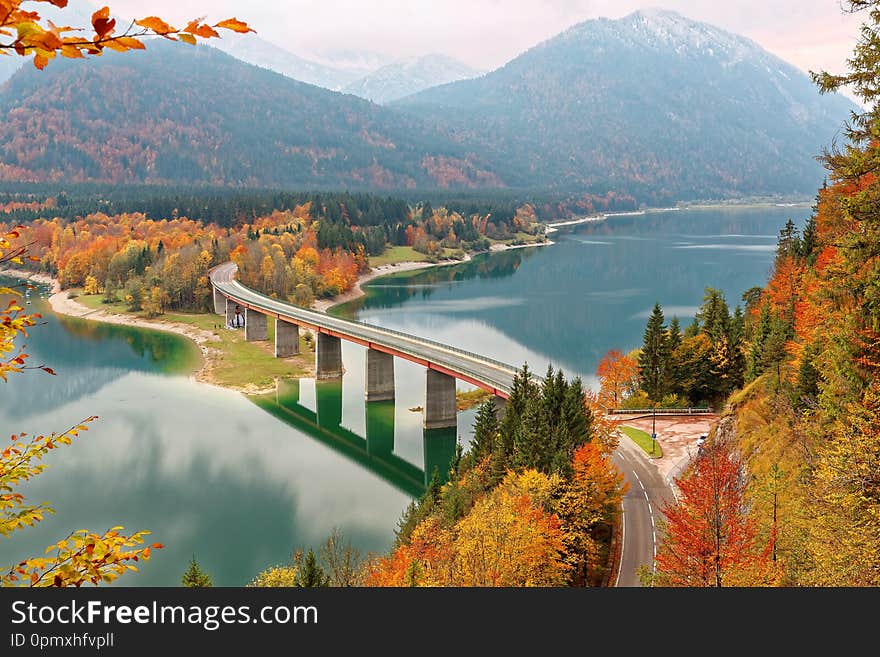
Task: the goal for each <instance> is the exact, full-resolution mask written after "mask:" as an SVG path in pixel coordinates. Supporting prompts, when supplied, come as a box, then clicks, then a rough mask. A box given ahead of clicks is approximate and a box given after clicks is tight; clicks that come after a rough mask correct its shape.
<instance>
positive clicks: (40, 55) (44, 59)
mask: <svg viewBox="0 0 880 657" xmlns="http://www.w3.org/2000/svg"><path fill="white" fill-rule="evenodd" d="M54 55H55V53H52V56H53V57H54ZM48 64H49V55H48V54H46V53H44V52H42V51H37V54H35V55H34V66H36V67H37V68H38V69H40V70H41V71H42V70H43V69H44V68H46V66H47V65H48ZM16 260H17V262H18V264H21V260H20V259H16Z"/></svg>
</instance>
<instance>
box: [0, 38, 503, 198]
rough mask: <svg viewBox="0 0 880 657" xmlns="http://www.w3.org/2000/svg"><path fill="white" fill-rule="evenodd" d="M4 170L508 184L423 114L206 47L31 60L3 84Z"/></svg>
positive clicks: (140, 178)
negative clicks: (43, 65)
mask: <svg viewBox="0 0 880 657" xmlns="http://www.w3.org/2000/svg"><path fill="white" fill-rule="evenodd" d="M0 117H2V119H0V180H33V181H53V180H65V181H67V182H82V181H103V182H111V183H131V182H147V183H163V184H181V183H201V184H206V183H207V184H217V185H238V186H241V185H248V186H252V187H279V186H286V187H293V186H312V187H313V186H336V187H340V186H348V187H360V188H401V189H405V188H408V187H414V186H424V187H446V186H450V185H451V186H461V187H469V186H477V185H479V186H488V187H497V186H501V185H502V184H503V183H502V181H501V180H500V179H499V178H498V177H497V176H496V175H495V174H494V173H492V172H491V171H490V170H489V169H488V168H486V166H485V164H484V163H483V162H482V161H477V160H474V161H472V160H471V158H472V157H474V156H473V155H468V154H466V152H465V149H464V148H463V147H462V146H460V145H459V144H456V143H455V142H453V141H452V140H450V139H448V138H447V137H445V136H442V135H440V134H439V133H438V132H437V131H436V130H434V129H433V128H431V127H430V126H427V125H425V124H423V123H422V122H421V121H419V120H416V119H412V118H407V117H404V116H400V115H399V114H398V113H395V112H392V111H390V110H386V109H383V108H380V107H377V106H375V105H372V104H370V103H368V102H366V101H364V100H361V99H359V98H355V97H353V96H343V95H341V94H336V93H333V92H330V91H327V90H325V89H320V88H318V87H314V86H311V85H308V84H304V83H300V82H297V81H295V80H291V79H289V78H286V77H284V76H282V75H279V74H277V73H273V72H271V71H268V70H265V69H261V68H257V67H255V66H250V65H248V64H244V63H242V62H240V61H238V60H236V59H233V58H232V57H229V56H228V55H225V54H223V53H221V52H219V51H217V50H214V49H212V48H207V47H196V48H192V47H189V46H185V45H177V44H166V43H157V44H155V47H153V48H150V49H148V50H147V51H145V52H135V53H126V54H125V55H118V54H116V53H109V54H107V55H105V56H104V57H101V58H100V60H96V61H92V62H82V61H79V60H64V61H59V62H57V63H55V65H54V66H52V67H50V68H47V69H46V70H45V71H37V70H35V69H34V68H33V67H26V68H25V69H23V70H22V71H20V72H19V73H17V74H16V75H15V76H13V78H12V79H11V80H9V81H8V82H7V83H6V85H5V86H3V87H2V88H0Z"/></svg>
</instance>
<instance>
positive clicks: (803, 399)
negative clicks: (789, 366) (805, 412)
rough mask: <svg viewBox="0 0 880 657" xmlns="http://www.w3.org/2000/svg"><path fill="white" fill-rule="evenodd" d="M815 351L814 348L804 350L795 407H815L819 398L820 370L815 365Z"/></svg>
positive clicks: (796, 387)
mask: <svg viewBox="0 0 880 657" xmlns="http://www.w3.org/2000/svg"><path fill="white" fill-rule="evenodd" d="M814 351H815V350H814V348H813V347H809V348H807V349H804V353H803V355H802V356H801V365H800V367H799V368H798V376H797V384H796V385H795V405H796V406H798V407H801V408H803V407H809V406H813V405H814V404H815V402H816V398H817V397H818V396H819V370H818V369H816V366H815V364H814V363H813V359H814V358H815V353H814Z"/></svg>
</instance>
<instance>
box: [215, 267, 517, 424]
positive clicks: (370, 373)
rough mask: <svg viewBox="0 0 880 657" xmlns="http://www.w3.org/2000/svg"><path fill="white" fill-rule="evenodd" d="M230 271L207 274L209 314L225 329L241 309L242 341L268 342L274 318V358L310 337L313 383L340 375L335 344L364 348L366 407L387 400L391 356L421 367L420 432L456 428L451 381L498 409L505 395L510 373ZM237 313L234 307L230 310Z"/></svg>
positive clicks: (500, 366)
mask: <svg viewBox="0 0 880 657" xmlns="http://www.w3.org/2000/svg"><path fill="white" fill-rule="evenodd" d="M237 270H238V268H237V266H236V265H235V264H234V263H231V262H227V263H224V264H222V265H218V266H217V267H214V268H213V269H212V270H211V272H210V278H211V285H212V287H213V290H214V311H215V312H216V313H217V314H218V315H224V316H225V317H226V323H227V325H230V324H232V322H233V321H234V320H235V317H236V310H239V312H242V311H243V315H244V322H243V324H244V326H243V328H244V336H245V339H246V340H248V341H255V340H267V339H268V318H269V317H272V318H274V320H275V357H276V358H288V357H290V356H293V355H295V354H297V353H299V331H300V329H301V328H303V329H308V330H310V331H312V332H313V333H314V334H315V337H316V340H315V377H316V378H317V379H333V378H338V377H341V376H342V373H343V364H342V340H346V341H349V342H354V343H356V344H359V345H362V346H364V347H366V348H367V355H366V386H365V387H366V390H365V396H366V400H367V401H368V402H370V401H387V400H391V399H394V358H395V357H398V358H403V359H405V360H408V361H411V362H413V363H418V364H419V365H423V366H424V367H425V368H427V370H426V382H425V406H424V426H425V428H426V429H441V428H447V427H454V426H455V425H456V406H455V401H456V400H455V381H456V379H460V380H462V381H466V382H467V383H470V384H473V385H475V386H477V387H479V388H482V389H483V390H486V391H488V392H490V393H492V394H493V395H495V398H496V400H497V401H498V403H499V404H500V403H502V402H503V400H506V399H507V398H508V397H509V396H510V391H511V388H512V386H513V379H514V377H515V376H516V373H517V368H515V367H514V366H512V365H508V364H507V363H502V362H500V361H497V360H494V359H491V358H487V357H485V356H481V355H479V354H474V353H471V352H468V351H465V350H463V349H458V348H456V347H452V346H450V345H446V344H442V343H440V342H435V341H434V340H428V339H426V338H421V337H418V336H415V335H409V334H407V333H402V332H400V331H394V330H392V329H387V328H381V327H378V326H373V325H371V324H365V323H363V322H357V321H352V320H347V319H342V318H339V317H333V316H331V315H328V314H327V313H323V312H318V311H315V310H310V309H308V308H302V307H300V306H295V305H293V304H290V303H286V302H283V301H279V300H278V299H273V298H271V297H269V296H266V295H265V294H261V293H259V292H257V291H255V290H252V289H250V288H249V287H246V286H244V285H242V284H241V283H240V282H238V281H237V280H235V274H236V272H237ZM236 307H238V308H236Z"/></svg>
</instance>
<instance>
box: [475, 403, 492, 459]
mask: <svg viewBox="0 0 880 657" xmlns="http://www.w3.org/2000/svg"><path fill="white" fill-rule="evenodd" d="M498 429H499V425H498V411H497V409H496V408H495V402H494V401H492V400H491V399H488V400H486V401H484V402H483V403H482V404H480V407H479V408H478V409H477V416H476V418H474V439H473V441H472V442H471V453H472V454H473V455H474V459H475V460H476V461H481V460H482V459H484V458H485V457H486V456H488V455H489V454H491V453H492V452H494V451H495V442H496V441H497V440H498Z"/></svg>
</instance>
